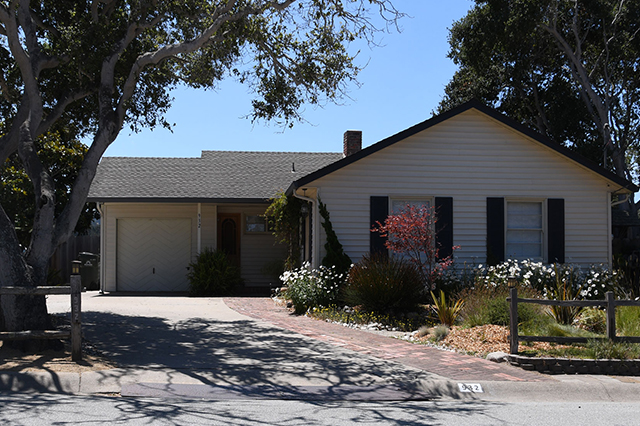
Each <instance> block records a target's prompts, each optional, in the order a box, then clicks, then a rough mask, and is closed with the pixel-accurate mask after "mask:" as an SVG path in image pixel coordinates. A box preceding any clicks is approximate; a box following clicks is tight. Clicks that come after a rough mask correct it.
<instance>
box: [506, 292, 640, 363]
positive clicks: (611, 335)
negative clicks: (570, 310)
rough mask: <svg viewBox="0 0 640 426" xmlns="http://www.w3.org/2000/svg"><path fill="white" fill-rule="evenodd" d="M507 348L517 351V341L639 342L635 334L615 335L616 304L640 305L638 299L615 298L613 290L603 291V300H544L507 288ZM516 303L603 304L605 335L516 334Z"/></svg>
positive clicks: (555, 304) (553, 304) (548, 304)
mask: <svg viewBox="0 0 640 426" xmlns="http://www.w3.org/2000/svg"><path fill="white" fill-rule="evenodd" d="M507 302H509V323H510V327H509V328H510V330H509V331H510V336H509V350H510V352H511V353H512V354H517V353H518V342H520V341H522V342H553V343H587V342H588V341H589V340H607V339H608V340H612V341H617V342H627V343H640V337H637V336H633V337H632V336H616V306H640V300H615V299H614V298H613V292H611V291H608V292H606V293H605V300H545V299H519V298H518V289H517V288H515V287H512V288H510V289H509V297H508V298H507ZM518 303H535V304H538V305H547V306H581V307H590V306H591V307H597V306H604V307H605V311H606V317H607V337H597V338H587V337H556V336H520V335H518Z"/></svg>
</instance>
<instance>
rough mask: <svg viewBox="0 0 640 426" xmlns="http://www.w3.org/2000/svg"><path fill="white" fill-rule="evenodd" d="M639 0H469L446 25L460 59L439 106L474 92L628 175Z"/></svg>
mask: <svg viewBox="0 0 640 426" xmlns="http://www.w3.org/2000/svg"><path fill="white" fill-rule="evenodd" d="M638 31H640V3H638V2H630V1H625V0H589V1H578V0H533V1H531V0H476V5H475V7H474V8H473V9H471V10H470V11H469V13H468V14H467V15H466V16H465V17H464V18H462V19H461V20H459V21H457V22H455V23H454V25H453V26H452V28H451V30H450V37H449V43H450V46H451V50H450V53H449V56H450V57H451V58H452V59H453V60H454V62H455V63H456V64H457V65H459V67H460V68H459V70H458V71H457V72H456V73H455V75H454V77H453V78H452V80H451V82H450V83H449V84H448V85H447V87H446V89H445V96H444V98H443V100H442V102H441V104H440V106H439V110H440V111H442V110H446V109H449V108H451V107H453V106H455V105H458V104H460V103H463V102H465V101H467V100H469V99H471V98H477V99H480V100H482V101H484V102H485V103H487V104H489V105H491V106H494V107H496V108H497V109H499V110H501V111H502V112H504V113H506V114H507V115H509V116H510V117H512V118H514V119H516V120H518V121H520V122H522V123H524V124H526V125H528V126H530V127H532V128H535V129H537V130H538V131H540V132H541V133H542V134H545V135H546V136H548V137H549V138H551V139H552V140H554V141H556V142H558V143H560V144H564V145H566V146H568V147H570V148H572V149H575V150H576V151H578V152H580V153H581V154H583V155H584V156H586V157H588V158H590V159H592V160H593V161H595V162H596V163H599V164H600V165H602V166H604V167H606V168H608V169H611V170H613V171H615V173H617V174H618V175H619V176H621V177H624V178H627V179H629V180H634V179H635V178H637V176H636V174H637V172H638V166H637V159H638V150H639V149H640V145H639V141H638V136H639V130H640V79H638V78H637V73H638V71H639V67H640V38H639V35H640V34H638Z"/></svg>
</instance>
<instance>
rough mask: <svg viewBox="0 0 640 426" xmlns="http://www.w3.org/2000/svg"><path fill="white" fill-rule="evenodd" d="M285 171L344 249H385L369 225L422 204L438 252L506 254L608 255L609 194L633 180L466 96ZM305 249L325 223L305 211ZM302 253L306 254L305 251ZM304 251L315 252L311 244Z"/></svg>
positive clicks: (629, 188)
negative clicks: (428, 210) (383, 135)
mask: <svg viewBox="0 0 640 426" xmlns="http://www.w3.org/2000/svg"><path fill="white" fill-rule="evenodd" d="M359 137H360V136H359V134H358V133H357V132H351V133H350V132H347V134H345V141H344V145H345V151H349V152H348V153H349V154H350V155H347V156H346V157H345V158H343V159H341V160H339V161H337V162H335V163H332V164H330V165H327V166H325V167H324V168H322V169H319V170H317V171H315V172H313V173H310V174H309V175H307V176H304V177H301V178H299V179H297V180H295V181H294V182H293V183H292V184H291V185H290V187H289V188H288V190H287V194H295V195H296V196H298V197H305V198H306V199H307V200H308V201H309V202H310V203H311V204H312V206H313V208H312V211H313V213H314V215H315V216H316V217H317V200H318V199H320V200H321V201H322V202H323V203H324V204H326V206H327V208H328V210H329V211H330V212H331V222H332V224H333V228H334V230H335V232H336V234H337V235H338V237H339V239H340V242H341V243H342V245H343V246H344V249H345V252H346V253H347V254H349V256H351V258H352V259H354V260H357V259H359V258H360V257H361V256H362V255H364V254H365V253H368V252H376V251H381V250H385V248H384V239H383V238H381V237H380V236H379V234H376V233H372V232H370V230H371V228H372V227H373V225H374V224H375V223H376V222H377V221H380V222H383V221H384V219H385V218H386V217H387V215H388V214H389V213H392V212H394V211H397V210H398V209H399V208H400V207H402V206H405V205H407V203H411V204H419V205H428V206H433V207H434V209H435V210H436V214H437V217H438V223H437V229H436V231H437V235H436V241H437V243H438V244H439V246H440V247H441V249H440V250H441V253H440V254H441V255H444V256H446V255H449V254H451V247H452V246H459V247H460V248H459V249H458V250H456V252H455V258H456V261H457V262H466V263H467V264H471V265H473V264H483V263H486V262H489V263H497V262H500V261H503V260H505V259H508V258H514V259H534V260H537V261H541V262H545V263H552V262H560V263H564V262H572V263H576V264H580V265H584V266H588V265H590V264H594V263H604V264H609V265H610V264H611V260H612V249H611V234H612V232H611V222H612V221H611V211H612V209H611V205H612V196H613V195H623V196H624V195H626V194H631V193H633V192H636V191H637V190H638V188H637V187H636V186H635V185H634V184H633V183H631V182H629V181H627V180H625V179H622V178H620V177H618V176H617V175H615V174H613V173H611V172H609V171H607V170H604V169H602V168H601V167H599V166H597V165H595V164H593V163H591V162H590V161H588V160H586V159H585V158H583V157H581V156H579V155H577V154H576V153H574V152H573V151H570V150H568V149H566V148H564V147H562V146H559V145H557V144H555V143H554V142H552V141H550V140H548V139H547V138H545V137H544V136H542V135H540V134H539V133H537V132H534V131H532V130H530V129H528V128H526V127H524V126H521V125H520V124H518V123H516V122H514V121H513V120H511V119H509V118H507V117H505V116H504V115H502V114H500V113H498V112H497V111H495V110H494V109H491V108H488V107H486V106H484V105H482V104H481V103H479V102H477V101H470V102H467V103H465V104H463V105H461V106H459V107H457V108H454V109H452V110H450V111H448V112H446V113H443V114H441V115H438V116H435V117H433V118H431V119H430V120H427V121H424V122H422V123H420V124H417V125H415V126H413V127H411V128H409V129H406V130H404V131H402V132H400V133H398V134H396V135H393V136H391V137H389V138H387V139H384V140H382V141H380V142H378V143H376V144H374V145H371V146H369V147H367V148H365V149H362V150H359V148H358V144H359V141H358V138H359ZM310 232H311V234H312V237H311V238H307V240H310V241H313V242H314V243H313V247H311V248H310V249H309V250H308V252H307V256H308V258H309V260H310V261H311V263H312V264H313V265H314V266H316V265H318V264H319V262H320V260H321V259H322V256H323V245H324V235H323V233H322V232H321V228H320V224H319V223H318V221H316V222H315V223H314V224H313V226H312V227H311V230H310ZM309 253H310V254H309ZM313 253H318V255H317V256H315V255H313Z"/></svg>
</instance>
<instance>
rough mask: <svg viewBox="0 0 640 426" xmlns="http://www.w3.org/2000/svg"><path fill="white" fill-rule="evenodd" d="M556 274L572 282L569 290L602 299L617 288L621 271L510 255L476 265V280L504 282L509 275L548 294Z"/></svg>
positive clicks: (598, 266)
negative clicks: (548, 263) (549, 263)
mask: <svg viewBox="0 0 640 426" xmlns="http://www.w3.org/2000/svg"><path fill="white" fill-rule="evenodd" d="M557 275H559V276H560V277H561V279H562V280H565V281H566V280H570V281H571V282H572V283H573V286H574V288H573V289H572V290H571V291H572V292H574V293H577V294H579V296H580V297H581V298H584V299H589V300H593V299H599V300H602V298H603V297H604V293H605V292H607V291H616V290H617V289H618V288H619V287H620V285H621V283H620V282H621V275H620V274H619V273H618V272H617V271H615V270H610V269H609V268H608V266H606V265H602V264H600V265H591V266H590V267H589V268H588V269H582V268H581V267H580V266H578V265H573V264H569V263H565V264H562V265H553V266H547V265H544V264H542V263H541V262H532V261H530V260H522V261H517V260H513V259H509V260H507V261H505V262H502V263H500V264H498V265H496V266H483V265H479V266H478V268H477V269H476V284H478V285H479V284H481V285H485V286H493V287H496V286H507V283H508V279H509V277H514V278H515V279H516V281H517V282H518V283H519V285H520V286H524V287H529V288H533V289H535V290H537V291H539V292H540V293H542V294H543V296H545V297H547V296H549V294H550V293H551V292H553V291H554V288H556V287H557V279H556V277H557Z"/></svg>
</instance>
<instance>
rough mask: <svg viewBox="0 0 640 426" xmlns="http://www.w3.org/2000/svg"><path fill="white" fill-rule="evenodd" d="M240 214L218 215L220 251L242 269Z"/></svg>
mask: <svg viewBox="0 0 640 426" xmlns="http://www.w3.org/2000/svg"><path fill="white" fill-rule="evenodd" d="M240 228H241V222H240V213H221V214H218V250H223V251H224V252H225V253H227V256H228V257H229V259H230V260H231V261H232V262H233V263H235V264H236V265H237V266H238V267H240Z"/></svg>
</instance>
